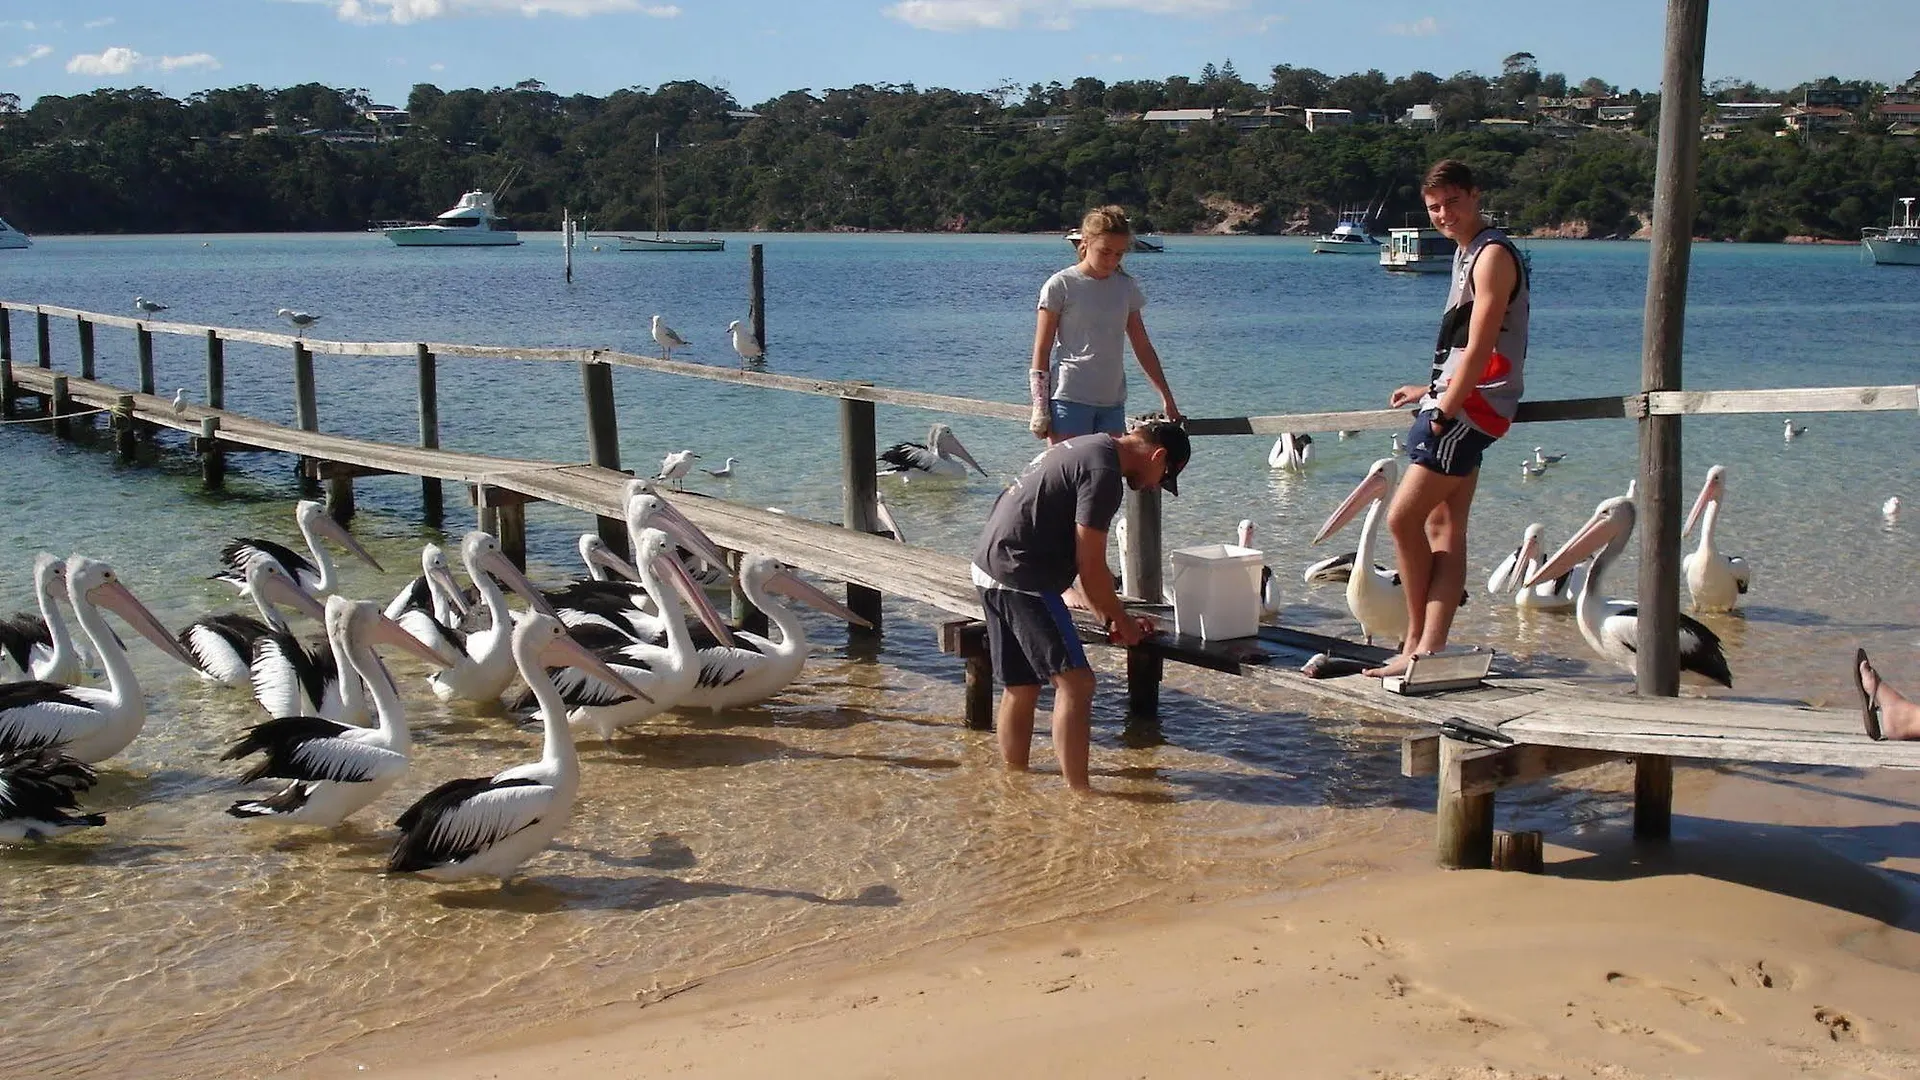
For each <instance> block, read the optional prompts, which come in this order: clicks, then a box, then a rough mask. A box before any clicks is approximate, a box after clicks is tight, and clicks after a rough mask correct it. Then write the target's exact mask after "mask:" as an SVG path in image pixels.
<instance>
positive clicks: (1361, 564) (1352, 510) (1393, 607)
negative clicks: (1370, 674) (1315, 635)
mask: <svg viewBox="0 0 1920 1080" xmlns="http://www.w3.org/2000/svg"><path fill="white" fill-rule="evenodd" d="M1399 478H1400V466H1399V464H1398V463H1397V462H1395V461H1394V459H1392V458H1390V457H1384V458H1381V459H1380V460H1378V461H1376V462H1374V463H1373V465H1372V467H1371V468H1369V469H1368V470H1367V475H1366V477H1365V478H1364V479H1362V480H1361V481H1360V484H1359V486H1357V487H1355V488H1354V489H1353V492H1352V494H1350V495H1348V496H1347V498H1346V501H1345V502H1342V503H1341V504H1340V506H1339V508H1338V509H1336V510H1334V512H1333V515H1332V516H1331V517H1329V518H1327V521H1326V524H1324V525H1322V526H1320V531H1319V532H1318V533H1316V534H1314V537H1313V542H1314V543H1316V544H1318V543H1320V542H1321V541H1322V540H1325V539H1326V538H1327V537H1329V536H1332V535H1333V534H1334V533H1336V532H1339V531H1340V529H1341V528H1342V527H1343V526H1345V525H1346V524H1347V522H1349V521H1352V520H1353V519H1354V518H1355V517H1356V516H1357V515H1358V514H1359V513H1360V510H1361V508H1363V507H1364V508H1365V509H1366V511H1367V517H1366V520H1365V521H1363V522H1361V523H1360V546H1359V547H1358V548H1356V549H1355V550H1354V553H1353V558H1352V560H1351V564H1350V569H1349V570H1348V574H1347V610H1348V611H1351V612H1352V613H1353V617H1354V618H1356V619H1358V620H1360V632H1361V633H1363V634H1365V635H1366V638H1367V643H1368V644H1369V645H1371V644H1372V643H1373V639H1374V638H1376V637H1379V638H1385V639H1386V640H1388V641H1392V642H1394V643H1396V644H1397V643H1399V641H1400V640H1401V639H1402V638H1404V637H1406V636H1407V601H1406V595H1405V591H1404V589H1403V588H1402V586H1401V584H1400V575H1399V574H1393V573H1388V572H1387V571H1385V570H1383V569H1381V568H1380V567H1379V566H1377V565H1376V564H1375V563H1374V561H1373V552H1374V548H1375V547H1376V546H1377V545H1378V543H1379V534H1380V519H1381V517H1383V516H1384V515H1385V508H1386V506H1387V504H1388V503H1389V502H1390V501H1391V500H1392V499H1393V486H1394V484H1395V483H1396V482H1397V481H1398V480H1399ZM1362 568H1364V569H1362Z"/></svg>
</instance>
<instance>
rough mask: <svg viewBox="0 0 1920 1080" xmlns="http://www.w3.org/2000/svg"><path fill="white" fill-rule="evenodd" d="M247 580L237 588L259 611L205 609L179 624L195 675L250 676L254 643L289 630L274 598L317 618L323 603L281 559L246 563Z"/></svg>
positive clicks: (226, 679) (238, 681) (241, 679)
mask: <svg viewBox="0 0 1920 1080" xmlns="http://www.w3.org/2000/svg"><path fill="white" fill-rule="evenodd" d="M246 576H247V583H246V585H244V586H243V587H242V588H241V590H240V594H241V595H242V596H245V597H246V598H247V599H249V600H252V601H253V604H254V607H256V608H258V609H259V611H260V617H259V618H258V619H256V618H254V617H253V616H251V615H239V614H233V613H227V614H222V615H208V616H206V617H205V618H201V619H196V620H194V621H193V622H190V623H188V624H187V625H186V626H185V627H183V628H182V629H181V631H180V634H179V640H180V647H181V648H183V649H185V650H186V651H187V655H188V656H191V657H193V660H194V664H193V666H194V668H195V670H197V671H199V673H200V677H201V678H203V679H206V680H208V681H209V682H217V683H219V684H220V685H222V686H244V685H246V683H247V682H248V681H249V679H250V678H251V672H252V664H253V661H252V658H253V648H254V645H255V644H256V643H257V642H259V641H260V639H262V638H264V637H266V636H267V635H269V634H272V633H276V632H277V633H281V634H288V633H291V630H290V628H289V627H288V626H287V620H286V619H284V618H282V617H281V615H280V609H279V608H278V607H276V606H275V605H276V603H279V604H285V605H287V606H288V607H291V608H295V609H297V610H299V612H300V613H301V614H303V615H305V616H307V617H308V618H310V619H312V620H314V621H315V622H319V621H320V620H321V619H323V618H324V617H325V614H326V613H325V609H323V608H322V607H321V606H320V601H318V600H316V599H314V596H313V594H312V593H310V592H308V591H307V590H305V589H302V588H301V587H300V586H298V585H296V584H294V581H293V579H292V578H290V577H288V576H287V572H286V571H285V570H282V569H280V564H279V563H276V562H268V561H267V560H265V559H261V560H257V561H255V562H251V563H248V564H247V570H246Z"/></svg>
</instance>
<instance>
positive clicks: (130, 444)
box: [111, 394, 140, 465]
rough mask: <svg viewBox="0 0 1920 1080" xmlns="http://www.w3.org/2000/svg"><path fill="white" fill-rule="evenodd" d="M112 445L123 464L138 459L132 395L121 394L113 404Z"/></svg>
mask: <svg viewBox="0 0 1920 1080" xmlns="http://www.w3.org/2000/svg"><path fill="white" fill-rule="evenodd" d="M111 426H112V428H113V446H114V449H115V450H116V451H118V453H119V455H120V461H121V463H122V464H124V465H131V464H133V463H134V462H135V461H137V460H138V459H139V454H140V443H139V441H138V440H137V439H135V438H134V430H133V395H132V394H121V395H120V396H119V397H118V398H116V399H115V401H114V406H113V422H112V425H111Z"/></svg>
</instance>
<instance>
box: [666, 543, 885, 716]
mask: <svg viewBox="0 0 1920 1080" xmlns="http://www.w3.org/2000/svg"><path fill="white" fill-rule="evenodd" d="M740 591H741V592H743V593H745V594H746V596H747V599H748V600H750V601H752V602H753V606H754V607H757V608H759V609H760V610H761V611H764V612H766V614H767V621H768V622H770V623H772V624H773V629H776V630H778V631H779V632H780V640H779V641H778V642H775V641H773V640H771V639H770V638H764V637H761V636H760V635H758V634H750V633H747V632H746V631H737V632H736V635H735V636H737V637H738V638H739V639H740V644H738V645H732V644H723V645H719V646H715V647H712V648H704V649H701V650H700V661H699V664H700V677H699V681H698V682H697V684H696V685H695V686H694V687H693V689H692V690H690V691H688V692H687V695H686V696H685V697H684V698H682V699H681V701H680V703H681V704H682V705H685V706H689V707H691V706H699V707H701V708H705V709H708V710H711V711H713V712H718V711H720V710H721V709H728V708H733V707H735V706H740V705H753V704H756V703H758V702H761V701H765V700H766V699H768V698H770V697H772V696H773V695H775V694H777V693H779V692H780V691H782V690H785V689H786V688H787V686H788V684H790V683H792V682H793V680H795V679H797V678H799V677H800V671H801V669H802V668H804V667H805V666H806V663H807V655H808V650H807V628H806V625H805V624H804V623H802V622H801V621H800V616H799V615H798V613H796V612H795V611H794V610H793V609H792V608H791V607H789V606H788V605H786V604H783V603H780V602H779V601H777V600H775V599H774V597H775V596H776V595H778V596H784V597H788V598H789V599H793V600H798V601H799V602H801V603H803V604H805V605H807V606H808V607H811V608H813V609H815V610H816V611H823V612H825V613H827V614H829V615H832V616H833V617H834V618H836V619H842V620H845V621H846V622H850V623H853V624H854V625H856V626H871V625H872V624H871V623H869V622H867V620H865V619H863V618H861V617H860V616H859V615H856V614H854V613H853V611H852V610H850V609H849V608H848V607H847V606H846V605H845V604H842V603H840V602H839V601H838V600H835V599H834V598H833V597H831V596H828V595H827V594H826V593H823V592H821V591H820V590H819V589H817V588H815V587H814V586H813V585H811V584H809V583H808V582H807V581H805V580H803V579H802V578H800V577H799V576H798V575H796V574H795V573H794V572H793V570H792V569H791V568H789V567H787V566H785V565H783V564H782V563H780V562H778V561H777V560H775V559H773V558H772V557H770V556H767V555H749V556H747V557H746V558H744V559H742V560H741V562H740Z"/></svg>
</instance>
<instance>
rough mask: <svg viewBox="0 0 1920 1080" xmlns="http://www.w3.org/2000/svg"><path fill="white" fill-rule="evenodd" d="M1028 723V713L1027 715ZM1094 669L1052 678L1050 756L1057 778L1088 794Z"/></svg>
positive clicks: (1066, 673) (1079, 670)
mask: <svg viewBox="0 0 1920 1080" xmlns="http://www.w3.org/2000/svg"><path fill="white" fill-rule="evenodd" d="M1028 715H1029V719H1031V715H1032V714H1031V713H1029V714H1028ZM1092 728H1093V669H1091V668H1074V669H1072V670H1071V671H1063V672H1061V673H1060V674H1058V675H1055V676H1054V677H1053V753H1054V756H1055V757H1057V758H1059V759H1060V775H1061V776H1063V777H1065V778H1066V781H1067V786H1068V787H1070V788H1072V789H1074V790H1075V791H1090V790H1092V786H1091V785H1090V784H1089V783H1088V782H1087V756H1088V746H1087V744H1088V743H1089V742H1091V741H1092Z"/></svg>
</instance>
